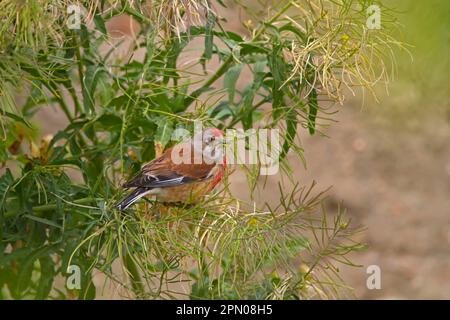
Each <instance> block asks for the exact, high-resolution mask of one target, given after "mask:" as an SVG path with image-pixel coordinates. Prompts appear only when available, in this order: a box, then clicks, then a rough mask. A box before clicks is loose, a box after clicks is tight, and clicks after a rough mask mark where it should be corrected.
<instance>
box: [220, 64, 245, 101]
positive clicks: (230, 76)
mask: <svg viewBox="0 0 450 320" xmlns="http://www.w3.org/2000/svg"><path fill="white" fill-rule="evenodd" d="M243 66H244V65H243V64H237V65H235V66H233V67H231V68H230V69H229V70H228V71H227V72H226V73H225V75H224V78H223V86H224V87H225V89H226V90H227V91H228V101H229V102H230V103H232V104H234V94H235V92H236V82H237V80H238V79H239V75H240V74H241V70H242V68H243Z"/></svg>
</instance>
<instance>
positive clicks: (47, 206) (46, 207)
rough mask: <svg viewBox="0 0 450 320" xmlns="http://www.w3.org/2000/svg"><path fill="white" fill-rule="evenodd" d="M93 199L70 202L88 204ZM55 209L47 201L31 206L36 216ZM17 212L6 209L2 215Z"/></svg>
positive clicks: (12, 214)
mask: <svg viewBox="0 0 450 320" xmlns="http://www.w3.org/2000/svg"><path fill="white" fill-rule="evenodd" d="M94 200H96V199H95V198H90V197H89V198H81V199H76V200H74V201H72V202H73V203H74V204H88V203H92V202H93V201H94ZM55 209H56V203H48V204H43V205H39V206H35V207H33V208H32V211H33V212H34V213H35V214H36V216H42V213H43V212H46V211H50V210H55ZM17 213H18V212H17V211H7V212H5V214H4V217H5V218H11V217H13V216H15V215H16V214H17Z"/></svg>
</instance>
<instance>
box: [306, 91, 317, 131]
mask: <svg viewBox="0 0 450 320" xmlns="http://www.w3.org/2000/svg"><path fill="white" fill-rule="evenodd" d="M308 107H309V111H308V130H309V133H310V134H311V135H313V134H314V133H315V132H316V117H317V110H318V109H319V105H318V103H317V91H316V89H314V88H313V89H312V90H311V92H310V93H309V95H308Z"/></svg>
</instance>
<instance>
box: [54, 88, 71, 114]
mask: <svg viewBox="0 0 450 320" xmlns="http://www.w3.org/2000/svg"><path fill="white" fill-rule="evenodd" d="M55 91H56V92H55V93H56V95H57V97H56V99H57V100H58V103H59V105H60V106H61V109H62V110H63V112H64V114H65V115H66V117H67V119H69V122H72V121H73V116H72V114H71V113H70V110H69V106H68V105H67V103H66V101H65V100H64V97H63V95H62V92H61V91H60V90H59V89H56V90H55Z"/></svg>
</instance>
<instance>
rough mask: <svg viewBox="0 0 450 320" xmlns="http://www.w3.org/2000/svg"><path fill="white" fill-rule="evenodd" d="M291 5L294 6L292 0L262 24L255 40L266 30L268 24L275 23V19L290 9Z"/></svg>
mask: <svg viewBox="0 0 450 320" xmlns="http://www.w3.org/2000/svg"><path fill="white" fill-rule="evenodd" d="M291 6H292V3H291V1H289V2H288V3H287V4H286V5H285V6H284V7H283V8H281V10H280V11H279V12H278V13H277V14H276V15H274V16H273V17H272V18H270V19H269V20H268V21H267V22H266V23H265V24H263V25H262V26H261V28H260V29H259V30H258V32H257V33H256V34H255V36H254V37H253V40H256V39H257V38H259V36H260V35H261V34H262V33H263V32H264V30H265V29H266V24H272V23H274V22H275V20H277V19H278V18H279V17H280V16H281V15H282V14H283V13H285V12H286V11H288V10H289V8H290V7H291Z"/></svg>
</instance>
